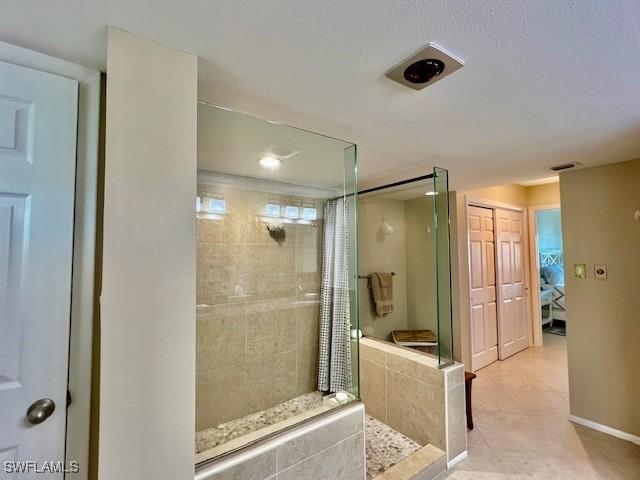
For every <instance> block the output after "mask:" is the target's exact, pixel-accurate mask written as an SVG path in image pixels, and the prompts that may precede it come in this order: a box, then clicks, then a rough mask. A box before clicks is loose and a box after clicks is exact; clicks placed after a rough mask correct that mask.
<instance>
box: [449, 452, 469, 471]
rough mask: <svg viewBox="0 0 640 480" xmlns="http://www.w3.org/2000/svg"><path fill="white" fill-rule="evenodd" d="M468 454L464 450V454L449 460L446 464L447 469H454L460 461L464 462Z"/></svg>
mask: <svg viewBox="0 0 640 480" xmlns="http://www.w3.org/2000/svg"><path fill="white" fill-rule="evenodd" d="M467 456H468V454H467V451H466V450H465V451H464V452H462V453H461V454H459V455H457V456H456V457H454V458H452V459H451V460H449V461H448V462H447V468H453V467H455V466H456V465H457V464H458V463H460V462H461V461H462V460H464V459H465V458H467Z"/></svg>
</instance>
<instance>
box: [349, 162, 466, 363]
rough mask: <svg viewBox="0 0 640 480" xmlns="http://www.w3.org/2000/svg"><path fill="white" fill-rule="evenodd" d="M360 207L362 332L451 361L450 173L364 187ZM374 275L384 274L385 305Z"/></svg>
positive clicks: (436, 172) (440, 171) (438, 171)
mask: <svg viewBox="0 0 640 480" xmlns="http://www.w3.org/2000/svg"><path fill="white" fill-rule="evenodd" d="M358 206H359V210H358V224H359V239H358V240H359V261H360V283H359V285H358V288H359V292H360V324H361V329H362V332H361V333H362V335H364V336H365V337H372V338H375V339H378V340H383V341H387V342H392V343H394V344H396V345H397V346H399V347H402V348H413V349H416V350H419V351H422V352H423V353H425V354H427V355H432V356H434V357H437V359H438V365H439V366H440V367H444V366H447V365H450V364H452V363H453V361H454V356H453V335H452V316H451V307H452V304H451V268H450V263H451V262H450V253H449V186H448V172H447V171H446V170H444V169H442V168H437V167H436V168H434V169H433V170H432V172H431V173H429V174H426V175H423V176H420V177H417V178H412V179H408V180H405V181H401V182H395V183H391V184H388V185H382V186H379V187H375V188H370V189H366V190H363V191H361V192H360V193H359V197H358ZM374 275H382V276H383V277H380V278H384V276H386V277H387V278H388V280H387V282H388V284H389V285H390V286H391V292H392V293H391V295H392V301H391V305H390V306H389V305H387V306H386V307H385V308H381V303H380V301H379V299H378V298H376V291H375V288H374V285H373V283H372V282H373V281H374V280H375V281H378V280H377V278H375V279H374V280H372V276H374ZM387 303H389V302H387Z"/></svg>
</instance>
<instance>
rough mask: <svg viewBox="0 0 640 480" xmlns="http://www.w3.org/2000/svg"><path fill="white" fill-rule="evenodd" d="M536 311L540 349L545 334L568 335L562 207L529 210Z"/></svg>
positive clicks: (535, 334)
mask: <svg viewBox="0 0 640 480" xmlns="http://www.w3.org/2000/svg"><path fill="white" fill-rule="evenodd" d="M529 219H530V245H531V266H532V268H531V285H532V287H533V292H535V293H536V294H535V295H533V296H532V310H533V319H534V336H535V337H536V338H535V340H536V341H535V343H536V345H542V344H543V341H544V338H549V337H547V336H546V335H543V333H550V334H555V335H561V336H565V335H566V324H567V318H566V309H565V300H566V297H565V288H564V276H565V268H564V249H563V242H562V214H561V208H560V204H553V205H544V206H540V207H530V208H529Z"/></svg>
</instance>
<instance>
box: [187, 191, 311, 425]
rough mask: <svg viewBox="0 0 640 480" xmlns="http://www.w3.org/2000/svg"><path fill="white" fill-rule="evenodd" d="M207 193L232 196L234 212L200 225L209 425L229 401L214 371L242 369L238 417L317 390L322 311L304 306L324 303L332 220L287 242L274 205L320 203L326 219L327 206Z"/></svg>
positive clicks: (288, 228)
mask: <svg viewBox="0 0 640 480" xmlns="http://www.w3.org/2000/svg"><path fill="white" fill-rule="evenodd" d="M198 194H199V195H200V196H201V197H202V198H203V197H205V196H209V197H213V198H224V199H225V201H226V208H227V212H226V213H225V214H224V215H222V218H221V219H219V220H211V219H204V218H200V219H198V246H197V292H196V301H197V303H198V305H199V307H198V319H199V320H198V326H199V327H198V341H197V349H198V353H197V371H198V378H199V383H200V384H201V385H200V387H201V388H199V391H200V395H199V396H198V404H197V410H198V412H199V414H198V415H199V418H200V419H206V420H207V421H206V422H205V421H201V422H199V425H200V424H204V423H211V422H212V421H216V420H217V419H218V418H220V417H224V415H222V416H220V415H217V416H216V415H215V414H211V413H210V412H211V411H217V410H219V409H222V411H225V409H226V407H225V406H220V405H218V402H227V401H228V400H227V399H225V398H224V397H218V396H215V395H213V393H212V392H211V387H209V384H210V383H211V382H208V380H207V381H204V380H203V378H206V374H208V373H209V371H210V370H211V369H213V368H219V367H222V366H225V365H236V366H238V367H239V368H241V369H242V372H243V373H242V374H243V375H244V378H245V383H244V385H243V388H244V391H246V392H247V394H248V398H247V399H245V401H244V402H240V403H237V404H236V405H235V406H234V408H235V411H236V412H237V416H243V415H246V414H249V413H252V412H255V411H257V410H260V409H263V408H268V407H272V406H274V405H275V404H276V403H279V402H281V401H285V400H289V399H290V398H292V397H293V396H295V395H299V394H303V393H308V392H310V391H313V390H315V389H316V385H317V380H316V375H317V356H318V351H317V350H318V329H319V306H318V304H317V303H316V304H309V305H303V306H300V303H298V302H299V301H309V300H311V301H314V300H315V301H316V302H318V301H319V293H320V253H319V252H320V245H321V239H322V221H321V220H319V221H317V222H315V224H314V225H293V224H287V225H285V226H284V228H285V239H284V241H283V242H282V243H281V244H278V243H277V242H276V241H274V239H272V238H271V237H270V236H269V233H268V231H267V228H266V224H265V223H264V222H263V221H261V220H260V217H261V216H263V215H264V213H265V212H264V210H265V205H266V203H267V202H275V203H279V204H281V205H299V206H302V205H308V206H315V207H316V208H317V209H318V214H319V215H321V214H322V212H321V209H322V202H321V201H315V200H308V199H301V198H296V197H292V196H288V195H279V194H275V195H274V194H269V193H265V192H255V191H246V190H239V189H228V188H221V187H213V186H208V185H199V186H198ZM240 294H244V296H240ZM229 304H236V305H229ZM234 306H235V308H236V310H233V308H232V307H234ZM245 307H246V308H245ZM242 308H244V310H241V309H242ZM245 360H248V362H249V363H248V364H245V363H244V362H245ZM240 364H242V367H240ZM207 382H208V383H207ZM241 407H243V408H244V410H243V411H241Z"/></svg>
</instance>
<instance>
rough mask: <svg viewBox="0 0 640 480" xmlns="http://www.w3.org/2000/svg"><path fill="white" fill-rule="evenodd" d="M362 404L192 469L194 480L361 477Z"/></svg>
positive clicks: (335, 479) (351, 479)
mask: <svg viewBox="0 0 640 480" xmlns="http://www.w3.org/2000/svg"><path fill="white" fill-rule="evenodd" d="M363 410H364V409H363V406H362V404H361V403H359V402H358V403H355V404H353V405H351V406H348V407H344V408H342V409H340V410H338V411H336V412H335V413H332V414H329V415H327V416H326V417H320V418H318V419H315V420H313V421H311V422H310V423H308V424H305V425H301V426H298V427H297V428H295V429H293V430H291V431H288V432H286V433H283V434H281V435H278V436H277V437H275V438H272V439H269V440H267V441H265V442H264V443H262V444H260V445H258V446H256V447H255V448H251V449H247V450H244V451H242V452H239V453H237V454H232V455H231V456H230V457H225V458H223V459H221V460H218V461H216V462H214V463H212V464H209V465H206V466H202V467H200V468H198V469H197V470H196V476H195V480H230V479H234V480H245V479H247V480H248V479H251V480H266V479H270V480H272V479H273V480H275V479H276V478H277V479H278V480H326V479H329V478H330V479H333V480H364V479H365V461H364V448H365V447H364V411H363Z"/></svg>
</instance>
